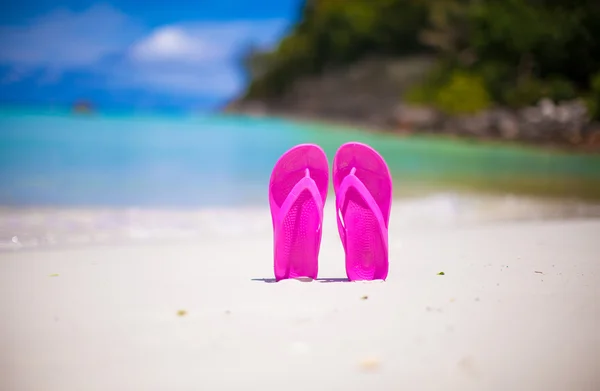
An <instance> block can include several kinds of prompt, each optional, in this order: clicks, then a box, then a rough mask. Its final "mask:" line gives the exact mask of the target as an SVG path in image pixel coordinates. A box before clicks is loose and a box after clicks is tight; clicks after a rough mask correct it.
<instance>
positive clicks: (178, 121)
mask: <svg viewBox="0 0 600 391" xmlns="http://www.w3.org/2000/svg"><path fill="white" fill-rule="evenodd" d="M351 140H357V141H363V142H367V143H369V144H371V145H373V146H374V147H375V148H377V149H378V150H379V151H380V152H381V153H382V155H383V156H384V157H385V159H386V160H387V162H388V164H389V165H390V168H391V170H392V173H393V175H394V179H395V181H394V183H395V188H396V192H397V194H398V195H399V196H402V195H421V194H429V193H432V192H440V191H444V192H447V191H477V192H486V193H494V194H506V193H511V194H524V195H530V194H531V195H544V196H554V197H556V196H558V197H567V198H585V199H600V156H598V155H572V154H566V153H560V152H556V151H548V150H536V149H531V148H524V147H514V146H505V145H498V144H478V143H467V142H459V141H452V140H440V139H431V138H414V137H413V138H399V137H397V136H389V135H388V136H385V135H379V134H377V135H376V134H369V133H366V132H364V131H357V130H351V129H342V128H333V127H329V128H328V127H325V126H321V125H314V124H300V123H293V122H287V121H284V120H278V119H267V118H265V119H257V118H244V117H234V116H228V117H224V116H209V115H207V116H201V115H198V116H187V117H186V116H181V117H160V116H125V115H112V116H111V115H106V116H100V115H72V114H65V113H60V112H58V113H32V112H18V111H4V112H0V183H1V185H0V205H4V206H77V207H98V206H101V207H104V206H113V207H159V208H181V207H203V206H225V205H240V204H266V192H267V184H268V179H269V175H270V172H271V168H272V166H273V164H274V163H275V161H276V160H277V158H278V157H279V156H280V155H281V154H282V153H283V152H284V151H285V150H286V149H288V148H289V147H292V146H293V145H295V144H298V143H304V142H315V143H318V144H320V145H322V146H323V148H324V149H325V150H326V152H327V154H328V155H329V156H330V157H331V158H332V157H333V154H334V153H335V150H336V149H337V147H338V146H339V145H340V144H342V143H344V142H347V141H351Z"/></svg>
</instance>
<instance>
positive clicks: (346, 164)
mask: <svg viewBox="0 0 600 391" xmlns="http://www.w3.org/2000/svg"><path fill="white" fill-rule="evenodd" d="M333 187H334V190H335V196H336V216H337V226H338V232H339V235H340V239H341V242H342V245H343V247H344V251H345V256H346V274H347V276H348V279H349V280H351V281H355V280H378V279H382V280H385V279H386V277H387V274H388V223H389V218H390V211H391V205H392V179H391V176H390V172H389V169H388V166H387V164H386V163H385V161H384V160H383V158H382V157H381V155H379V153H377V151H375V150H374V149H373V148H371V147H370V146H368V145H365V144H361V143H356V142H352V143H347V144H344V145H342V146H341V147H340V149H338V151H337V152H336V154H335V158H334V161H333ZM328 189H329V165H328V162H327V156H326V155H325V152H324V151H323V150H322V149H321V148H320V147H319V146H317V145H314V144H302V145H298V146H296V147H294V148H292V149H290V150H289V151H287V152H286V153H285V154H283V156H281V157H280V158H279V160H278V161H277V163H276V164H275V167H274V169H273V172H272V174H271V180H270V184H269V204H270V207H271V217H272V220H273V231H274V252H275V265H274V266H275V279H276V280H277V281H279V280H283V279H287V278H298V277H309V278H313V279H315V278H317V274H318V270H319V262H318V257H319V249H320V246H321V237H322V228H323V206H324V204H325V200H326V199H327V192H328Z"/></svg>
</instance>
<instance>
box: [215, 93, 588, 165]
mask: <svg viewBox="0 0 600 391" xmlns="http://www.w3.org/2000/svg"><path fill="white" fill-rule="evenodd" d="M216 114H217V115H223V116H225V117H227V116H242V117H248V118H253V119H263V118H273V119H280V120H284V121H291V122H294V123H299V124H303V125H306V126H311V127H322V128H326V129H327V130H334V131H349V130H350V131H357V132H365V133H367V134H376V135H379V136H389V137H392V138H395V139H402V138H407V139H410V138H416V139H424V140H441V141H449V142H459V143H463V144H481V145H492V146H493V145H497V146H500V147H508V148H518V149H525V150H530V151H549V152H554V153H562V154H570V155H573V154H581V155H584V156H588V155H598V154H599V153H600V146H598V145H595V146H594V145H592V146H588V145H577V144H565V143H555V142H554V143H553V142H533V141H524V140H507V139H502V138H499V137H487V136H481V137H479V136H474V135H466V134H456V133H451V132H443V131H435V130H428V131H425V130H413V131H408V130H400V129H396V128H393V127H390V128H388V129H385V128H382V127H377V126H374V125H370V124H368V123H361V122H360V121H351V120H349V121H343V120H333V119H326V118H319V117H311V116H303V115H294V114H290V113H277V112H272V113H265V114H261V113H255V112H252V111H250V110H235V109H228V108H227V107H226V105H225V107H222V108H221V109H220V110H218V111H216Z"/></svg>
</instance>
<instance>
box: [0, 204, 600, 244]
mask: <svg viewBox="0 0 600 391" xmlns="http://www.w3.org/2000/svg"><path fill="white" fill-rule="evenodd" d="M334 216H335V210H334V202H333V197H331V198H328V201H327V203H326V205H325V223H324V224H325V226H326V229H331V227H335V226H336V223H335V219H334ZM579 219H585V220H590V219H591V220H594V219H600V202H593V203H590V202H579V201H565V200H562V199H557V200H552V199H539V198H534V197H519V196H509V195H505V196H495V197H494V196H482V195H478V196H473V195H470V196H467V195H464V194H463V195H461V194H456V193H438V194H432V195H430V196H426V197H407V198H397V197H396V198H394V203H393V205H392V215H391V221H390V227H389V229H390V232H394V231H398V232H400V233H403V232H408V231H417V232H428V231H430V230H433V231H449V230H453V229H458V228H462V227H479V226H481V227H486V226H490V225H495V224H504V223H515V224H517V223H526V222H536V221H537V222H545V221H577V220H579ZM271 235H272V227H271V221H270V212H269V208H268V206H267V205H262V204H261V205H248V206H245V207H218V208H215V207H203V208H177V209H170V208H135V207H128V208H111V207H97V208H68V207H67V208H53V207H45V208H39V207H38V208H9V207H0V253H3V252H12V251H17V252H22V251H30V250H34V251H35V250H36V249H38V250H43V249H61V248H67V247H68V248H70V247H78V248H79V247H82V248H85V247H94V246H111V245H128V244H144V243H151V242H156V243H163V244H165V243H166V244H168V243H174V242H177V243H186V242H189V241H192V242H193V241H194V240H199V239H200V238H204V239H208V238H214V239H215V240H219V239H222V238H230V239H232V240H238V239H241V238H243V237H245V236H253V237H257V238H262V237H271Z"/></svg>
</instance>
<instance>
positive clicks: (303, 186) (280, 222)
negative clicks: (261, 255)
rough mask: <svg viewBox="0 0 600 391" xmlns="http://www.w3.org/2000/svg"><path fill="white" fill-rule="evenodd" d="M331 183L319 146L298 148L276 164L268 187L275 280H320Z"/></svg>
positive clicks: (323, 154)
mask: <svg viewBox="0 0 600 391" xmlns="http://www.w3.org/2000/svg"><path fill="white" fill-rule="evenodd" d="M328 182H329V165H328V163H327V156H326V155H325V152H323V150H322V149H321V148H320V147H318V146H317V145H313V144H302V145H298V146H296V147H294V148H292V149H290V150H289V151H287V152H286V153H285V154H283V156H281V157H280V158H279V160H278V161H277V163H276V164H275V167H274V168H273V173H272V174H271V181H270V184H269V204H270V207H271V217H272V219H273V236H274V253H275V280H276V281H280V280H283V279H286V278H297V277H310V278H313V279H314V278H317V273H318V270H319V261H318V257H319V249H320V246H321V236H322V226H323V206H324V204H325V200H326V199H327V191H328V188H329V183H328Z"/></svg>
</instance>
